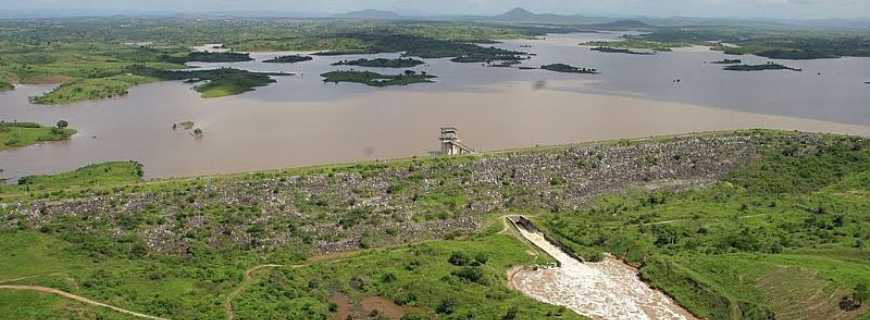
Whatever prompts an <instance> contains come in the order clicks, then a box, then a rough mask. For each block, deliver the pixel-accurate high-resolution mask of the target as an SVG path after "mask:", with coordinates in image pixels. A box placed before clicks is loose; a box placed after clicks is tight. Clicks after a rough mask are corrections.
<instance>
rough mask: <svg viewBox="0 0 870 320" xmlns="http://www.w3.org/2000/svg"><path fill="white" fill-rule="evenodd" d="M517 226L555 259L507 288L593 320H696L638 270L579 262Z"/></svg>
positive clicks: (610, 261)
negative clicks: (552, 265) (556, 262)
mask: <svg viewBox="0 0 870 320" xmlns="http://www.w3.org/2000/svg"><path fill="white" fill-rule="evenodd" d="M525 226H526V224H517V230H519V232H520V234H521V235H522V236H523V237H524V238H525V239H526V240H528V241H530V242H531V243H532V244H534V245H535V246H537V247H538V248H540V249H541V250H543V251H544V252H546V253H547V254H549V255H550V256H552V257H553V258H554V259H556V260H557V261H558V262H559V264H560V266H559V267H553V268H535V269H529V268H525V269H521V270H518V271H516V272H514V273H513V274H512V275H511V276H510V280H509V281H510V285H511V286H512V287H513V288H514V289H516V290H519V291H521V292H523V293H524V294H526V295H528V296H529V297H532V298H534V299H536V300H538V301H541V302H545V303H549V304H553V305H559V306H564V307H567V308H569V309H571V310H573V311H575V312H577V313H579V314H581V315H583V316H587V317H590V318H592V319H602V320H604V319H607V320H695V319H697V318H696V317H694V316H692V315H691V314H690V313H689V312H688V311H686V310H685V309H683V308H682V307H681V306H679V305H678V304H677V303H676V302H674V301H673V300H672V299H671V298H669V297H668V296H666V295H665V294H663V293H662V292H659V291H657V290H654V289H652V288H650V287H649V286H648V285H647V284H646V283H644V282H643V281H641V280H640V278H639V277H638V274H637V270H636V269H634V268H633V267H631V266H629V265H627V264H625V263H623V262H622V261H620V260H619V259H616V258H614V257H612V256H609V255H608V256H606V258H605V259H604V260H603V261H601V262H595V263H587V262H581V261H579V260H577V259H575V258H574V257H572V256H570V255H568V254H567V253H565V252H564V251H563V250H562V249H561V248H559V247H558V246H556V245H554V244H553V243H551V242H550V241H549V240H547V239H546V237H545V236H544V235H543V234H542V233H541V232H539V231H537V230H534V229H533V227H532V228H527V227H525Z"/></svg>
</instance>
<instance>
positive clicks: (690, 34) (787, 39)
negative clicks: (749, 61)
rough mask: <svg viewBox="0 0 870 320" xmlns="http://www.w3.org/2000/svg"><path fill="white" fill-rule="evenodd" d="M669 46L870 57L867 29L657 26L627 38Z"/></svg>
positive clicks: (782, 54)
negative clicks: (688, 44)
mask: <svg viewBox="0 0 870 320" xmlns="http://www.w3.org/2000/svg"><path fill="white" fill-rule="evenodd" d="M628 40H629V41H632V40H641V41H652V42H658V43H663V44H667V45H681V44H687V43H690V44H697V45H710V44H713V49H715V50H721V51H724V52H725V53H728V54H738V55H740V54H754V55H758V56H762V57H766V58H771V59H819V58H837V57H842V56H857V57H867V56H870V33H868V32H866V31H817V30H804V29H775V28H757V27H739V26H734V27H727V26H697V27H686V26H681V27H667V28H658V29H657V30H656V31H654V32H652V33H648V34H642V35H638V36H631V37H628Z"/></svg>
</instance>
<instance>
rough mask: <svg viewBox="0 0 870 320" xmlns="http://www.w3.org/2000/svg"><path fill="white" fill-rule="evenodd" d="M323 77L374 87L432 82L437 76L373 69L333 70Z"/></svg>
mask: <svg viewBox="0 0 870 320" xmlns="http://www.w3.org/2000/svg"><path fill="white" fill-rule="evenodd" d="M320 76H321V77H323V82H334V83H336V84H337V83H339V82H355V83H362V84H365V85H368V86H372V87H386V86H404V85H409V84H413V83H426V82H432V79H434V78H436V77H435V76H432V75H429V74H427V73H426V72H420V73H417V72H416V71H413V70H405V72H403V73H400V74H395V75H389V74H380V73H377V72H371V71H354V70H351V71H332V72H327V73H324V74H321V75H320Z"/></svg>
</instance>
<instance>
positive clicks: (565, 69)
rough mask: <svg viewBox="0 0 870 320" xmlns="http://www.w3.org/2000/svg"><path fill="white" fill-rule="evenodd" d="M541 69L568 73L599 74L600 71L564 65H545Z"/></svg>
mask: <svg viewBox="0 0 870 320" xmlns="http://www.w3.org/2000/svg"><path fill="white" fill-rule="evenodd" d="M541 69H544V70H550V71H556V72H566V73H592V74H595V73H598V70H595V69H592V68H586V67H575V66H569V65H567V64H564V63H556V64H548V65H544V66H541Z"/></svg>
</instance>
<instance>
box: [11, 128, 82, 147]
mask: <svg viewBox="0 0 870 320" xmlns="http://www.w3.org/2000/svg"><path fill="white" fill-rule="evenodd" d="M75 133H76V130H74V129H57V128H51V127H44V126H41V125H39V124H36V123H22V122H18V123H8V122H3V123H0V150H6V149H11V148H17V147H24V146H29V145H32V144H37V143H41V142H50V141H61V140H66V139H68V138H69V137H70V136H72V135H73V134H75Z"/></svg>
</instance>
